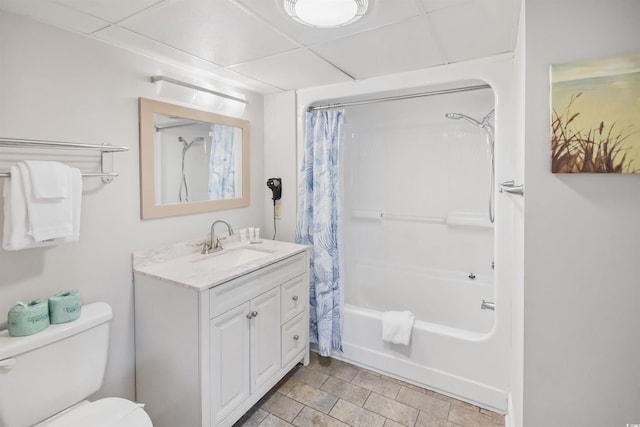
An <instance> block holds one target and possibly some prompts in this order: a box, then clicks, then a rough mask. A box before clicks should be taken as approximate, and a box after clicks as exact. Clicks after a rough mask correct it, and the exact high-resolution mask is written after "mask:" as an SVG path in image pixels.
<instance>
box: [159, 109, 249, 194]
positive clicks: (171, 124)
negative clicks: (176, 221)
mask: <svg viewBox="0 0 640 427" xmlns="http://www.w3.org/2000/svg"><path fill="white" fill-rule="evenodd" d="M154 126H155V130H156V135H155V152H156V166H157V167H156V183H157V185H156V202H157V203H158V204H162V205H164V204H171V203H187V202H195V201H203V200H221V199H234V198H236V197H241V196H242V173H238V172H241V171H242V129H241V128H237V127H233V126H226V125H222V124H219V123H207V122H202V121H199V120H188V119H185V118H182V117H176V116H168V115H166V114H159V113H155V114H154ZM176 159H179V161H176Z"/></svg>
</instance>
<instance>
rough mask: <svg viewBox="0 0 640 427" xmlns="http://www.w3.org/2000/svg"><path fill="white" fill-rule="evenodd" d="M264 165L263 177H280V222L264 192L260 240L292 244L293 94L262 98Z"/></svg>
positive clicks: (294, 191) (294, 188) (294, 203)
mask: <svg viewBox="0 0 640 427" xmlns="http://www.w3.org/2000/svg"><path fill="white" fill-rule="evenodd" d="M264 163H265V166H264V168H265V170H264V173H265V176H266V177H268V178H282V198H281V199H280V200H279V201H278V202H276V203H277V204H278V205H279V206H277V208H278V209H279V211H280V219H278V220H276V221H275V227H276V230H274V220H273V214H274V212H273V201H272V200H271V190H269V189H268V188H267V187H266V186H265V182H262V183H261V184H262V185H263V188H262V190H263V191H266V193H265V194H266V196H265V203H264V223H265V227H264V229H263V230H261V233H262V235H263V237H265V238H272V237H274V231H277V233H276V234H275V237H276V240H283V241H286V242H293V241H294V240H295V234H296V208H297V194H298V188H297V183H296V182H297V177H298V175H297V163H296V93H295V91H290V92H284V93H277V94H272V95H267V96H265V97H264Z"/></svg>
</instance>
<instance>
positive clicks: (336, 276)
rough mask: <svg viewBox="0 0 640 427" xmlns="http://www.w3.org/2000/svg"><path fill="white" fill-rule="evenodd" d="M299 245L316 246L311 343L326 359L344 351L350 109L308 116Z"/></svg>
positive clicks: (312, 270) (312, 267) (300, 189)
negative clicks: (342, 170)
mask: <svg viewBox="0 0 640 427" xmlns="http://www.w3.org/2000/svg"><path fill="white" fill-rule="evenodd" d="M306 119H307V125H306V136H305V146H304V155H303V161H302V169H301V170H300V177H299V181H298V182H299V186H298V218H297V226H296V242H298V243H301V244H306V245H310V246H311V265H310V282H311V283H310V288H309V289H310V292H309V295H310V298H309V299H310V305H311V307H310V325H309V339H310V341H311V342H312V343H316V344H317V345H318V349H319V353H320V355H321V356H329V355H330V354H331V349H335V350H340V351H342V305H343V295H342V288H343V271H344V269H343V258H342V247H343V246H342V235H341V226H340V206H339V184H340V182H339V171H338V169H339V157H340V156H339V152H340V139H341V137H342V133H343V124H344V110H332V111H315V112H312V113H307V117H306Z"/></svg>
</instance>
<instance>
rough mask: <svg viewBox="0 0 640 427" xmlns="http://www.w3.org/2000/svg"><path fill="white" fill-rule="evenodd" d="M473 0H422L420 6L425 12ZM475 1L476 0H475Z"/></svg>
mask: <svg viewBox="0 0 640 427" xmlns="http://www.w3.org/2000/svg"><path fill="white" fill-rule="evenodd" d="M472 1H474V0H422V7H424V10H426V11H427V12H432V11H434V10H438V9H445V8H447V7H455V6H459V5H461V4H464V3H471V2H472ZM476 1H477V0H476Z"/></svg>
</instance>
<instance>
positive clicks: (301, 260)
mask: <svg viewBox="0 0 640 427" xmlns="http://www.w3.org/2000/svg"><path fill="white" fill-rule="evenodd" d="M306 269H307V257H306V252H305V253H301V254H298V255H294V256H292V257H289V258H286V259H283V260H282V261H278V262H276V263H275V264H271V265H268V266H266V267H263V268H261V269H259V270H256V271H254V272H252V273H249V274H245V275H244V276H241V277H238V278H236V279H233V280H230V281H228V282H226V283H223V284H222V285H219V286H216V287H215V288H211V290H209V318H211V319H213V318H214V317H216V316H218V315H220V314H222V313H225V312H227V311H228V310H230V309H232V308H234V307H237V306H239V305H240V304H242V303H244V302H246V301H249V300H250V299H252V298H255V297H256V296H258V295H260V294H262V293H264V292H266V291H268V290H270V289H273V288H274V287H276V286H280V285H281V284H282V283H284V282H286V281H287V280H290V279H292V278H294V277H296V276H300V275H303V273H304V272H305V271H306ZM303 276H304V275H303Z"/></svg>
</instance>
